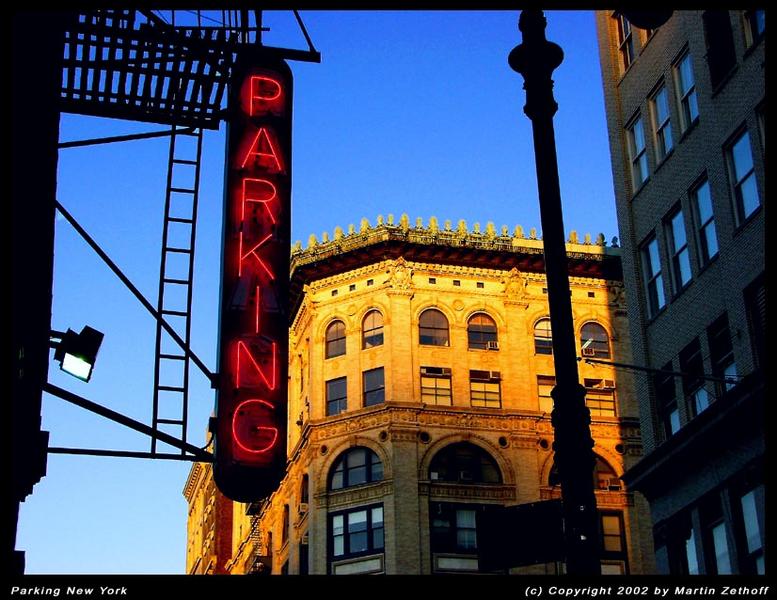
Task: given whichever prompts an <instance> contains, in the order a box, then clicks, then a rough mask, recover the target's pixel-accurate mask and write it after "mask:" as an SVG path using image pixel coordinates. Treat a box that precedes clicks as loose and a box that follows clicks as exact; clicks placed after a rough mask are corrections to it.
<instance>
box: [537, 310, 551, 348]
mask: <svg viewBox="0 0 777 600" xmlns="http://www.w3.org/2000/svg"><path fill="white" fill-rule="evenodd" d="M534 353H535V354H553V332H552V331H551V330H550V319H548V318H544V319H540V320H539V321H537V322H536V323H535V324H534Z"/></svg>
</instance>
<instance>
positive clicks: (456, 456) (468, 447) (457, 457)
mask: <svg viewBox="0 0 777 600" xmlns="http://www.w3.org/2000/svg"><path fill="white" fill-rule="evenodd" d="M429 479H430V480H431V481H446V482H454V483H502V474H501V472H500V471H499V466H498V465H497V464H496V461H495V460H494V459H493V457H492V456H491V455H490V454H489V453H488V452H486V451H485V450H483V449H482V448H480V447H478V446H475V445H474V444H470V443H469V442H458V443H455V444H451V445H450V446H446V447H445V448H443V449H442V450H440V451H439V452H438V453H437V454H436V455H435V457H434V458H433V459H432V464H431V465H430V466H429Z"/></svg>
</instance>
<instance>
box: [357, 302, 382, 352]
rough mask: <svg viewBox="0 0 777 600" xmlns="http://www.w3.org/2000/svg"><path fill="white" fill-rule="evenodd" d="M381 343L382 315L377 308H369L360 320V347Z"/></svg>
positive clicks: (370, 346) (380, 344)
mask: <svg viewBox="0 0 777 600" xmlns="http://www.w3.org/2000/svg"><path fill="white" fill-rule="evenodd" d="M382 345H383V315H382V314H380V311H378V310H374V309H373V310H371V311H369V312H368V313H367V314H366V315H364V320H363V321H362V349H363V350H366V349H367V348H374V347H375V346H382Z"/></svg>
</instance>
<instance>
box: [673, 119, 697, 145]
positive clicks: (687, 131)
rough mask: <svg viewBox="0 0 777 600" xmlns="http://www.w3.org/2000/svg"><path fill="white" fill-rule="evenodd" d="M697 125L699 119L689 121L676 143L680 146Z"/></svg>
mask: <svg viewBox="0 0 777 600" xmlns="http://www.w3.org/2000/svg"><path fill="white" fill-rule="evenodd" d="M698 124H699V117H696V118H695V119H694V120H693V121H691V124H690V125H688V127H686V128H685V131H683V132H682V133H681V134H680V139H679V140H678V141H677V143H678V144H682V143H683V142H684V141H685V140H686V138H688V136H690V135H691V132H692V131H693V130H694V129H696V126H697V125H698Z"/></svg>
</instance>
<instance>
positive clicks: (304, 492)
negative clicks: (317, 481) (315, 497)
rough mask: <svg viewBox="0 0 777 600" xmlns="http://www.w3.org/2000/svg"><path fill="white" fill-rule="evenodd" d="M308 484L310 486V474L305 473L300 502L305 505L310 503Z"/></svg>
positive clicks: (300, 486)
mask: <svg viewBox="0 0 777 600" xmlns="http://www.w3.org/2000/svg"><path fill="white" fill-rule="evenodd" d="M308 484H309V478H308V474H307V473H305V474H304V475H302V481H301V482H300V484H299V501H300V502H301V503H303V504H307V503H308V498H309V497H310V496H309V494H310V493H309V492H308Z"/></svg>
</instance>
